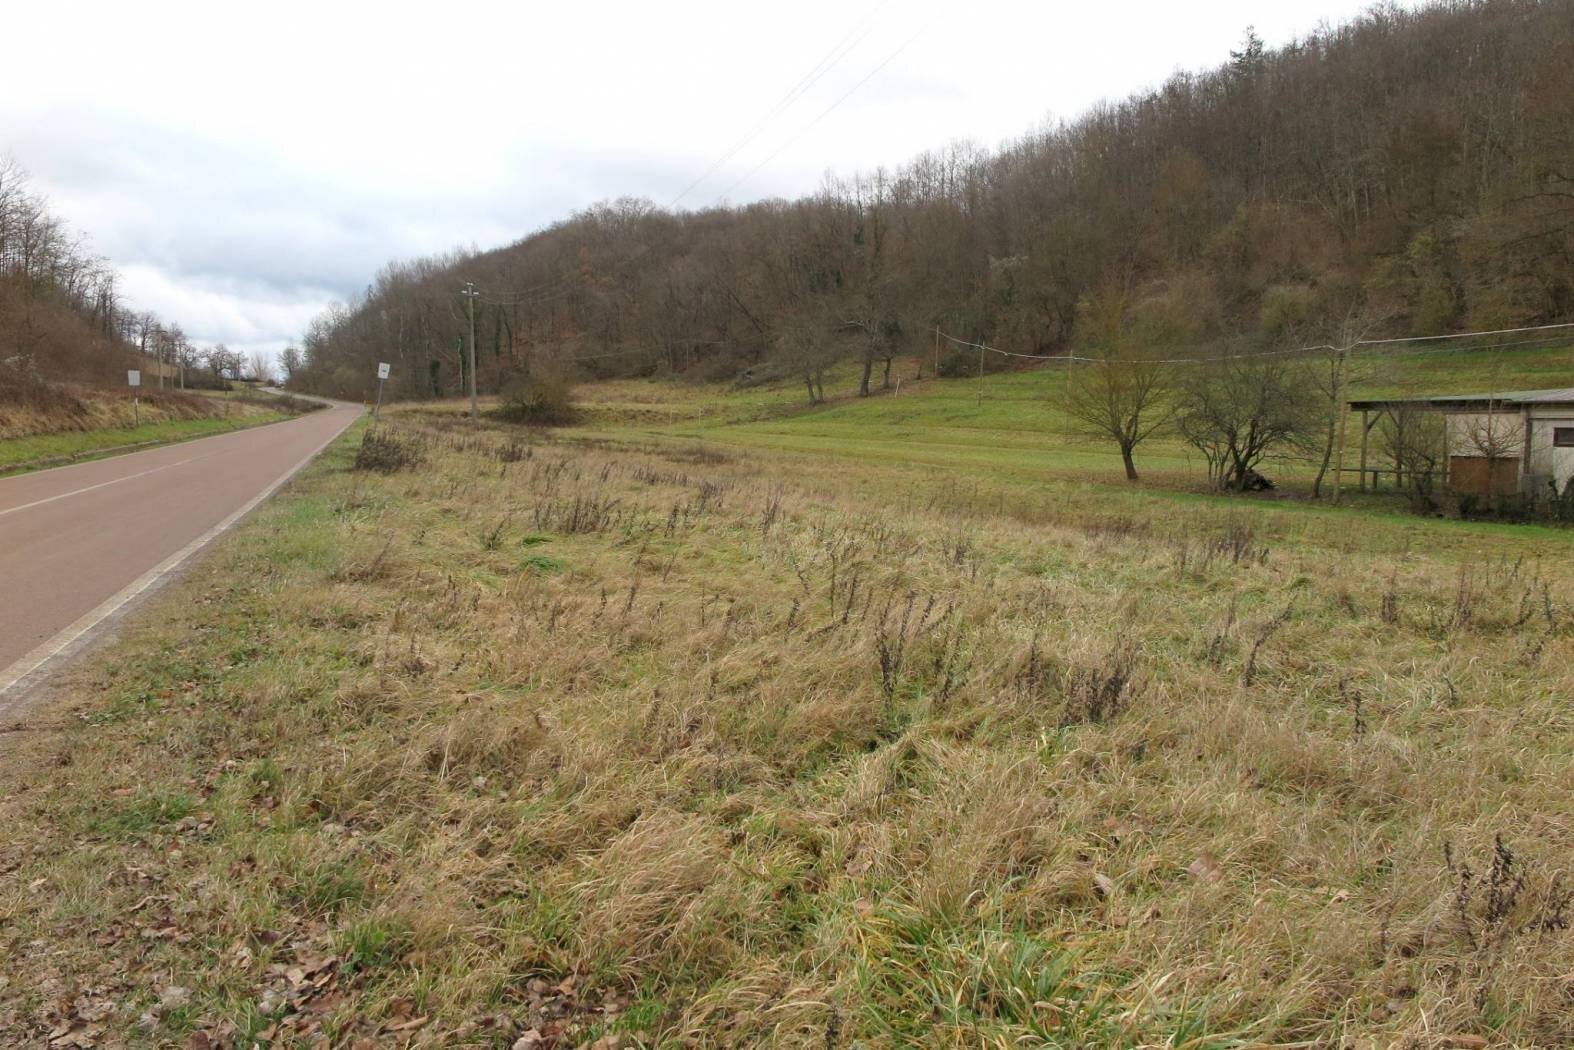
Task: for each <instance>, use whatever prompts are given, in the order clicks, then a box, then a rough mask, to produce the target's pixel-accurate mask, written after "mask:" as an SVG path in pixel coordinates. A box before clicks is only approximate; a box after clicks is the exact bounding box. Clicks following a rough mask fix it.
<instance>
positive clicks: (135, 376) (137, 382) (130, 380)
mask: <svg viewBox="0 0 1574 1050" xmlns="http://www.w3.org/2000/svg"><path fill="white" fill-rule="evenodd" d="M126 385H127V386H141V385H142V373H141V372H140V371H139V370H137V369H135V368H131V369H127V370H126Z"/></svg>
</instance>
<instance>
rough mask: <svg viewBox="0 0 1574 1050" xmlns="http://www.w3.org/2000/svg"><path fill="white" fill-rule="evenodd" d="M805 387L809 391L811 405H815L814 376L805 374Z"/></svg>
mask: <svg viewBox="0 0 1574 1050" xmlns="http://www.w3.org/2000/svg"><path fill="white" fill-rule="evenodd" d="M803 385H804V386H805V387H807V388H808V390H809V404H811V405H812V404H814V402H815V397H814V376H813V375H812V374H810V373H808V372H805V373H804V374H803Z"/></svg>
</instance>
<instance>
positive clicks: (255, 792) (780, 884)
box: [0, 392, 1574, 1047]
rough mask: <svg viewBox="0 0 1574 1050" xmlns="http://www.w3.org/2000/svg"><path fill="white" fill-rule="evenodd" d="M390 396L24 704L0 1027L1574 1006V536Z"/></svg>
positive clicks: (1486, 1028)
mask: <svg viewBox="0 0 1574 1050" xmlns="http://www.w3.org/2000/svg"><path fill="white" fill-rule="evenodd" d="M625 393H626V392H625ZM385 419H386V420H387V421H386V423H385V424H384V426H383V432H384V434H385V435H387V437H388V438H389V439H390V440H391V442H392V443H393V444H396V445H398V446H399V447H400V448H401V449H402V450H403V454H401V455H399V456H384V457H383V458H382V459H381V460H380V462H383V463H386V464H389V467H388V469H389V472H388V473H378V472H371V471H360V472H356V471H352V470H350V469H349V466H350V462H351V459H352V457H353V456H354V453H355V451H356V449H355V442H357V441H358V440H359V436H358V435H359V433H360V428H357V431H356V433H354V434H352V435H350V436H349V437H347V438H346V439H345V440H344V441H342V442H340V443H339V444H338V445H336V446H335V448H334V449H333V450H332V451H331V452H330V453H329V454H328V455H327V456H326V457H324V458H323V459H322V460H321V461H319V462H318V463H317V464H315V465H314V466H313V467H312V468H311V469H310V470H309V471H308V472H306V473H305V474H304V475H302V476H301V477H300V478H299V479H297V480H296V481H295V482H293V483H292V484H291V485H290V486H289V488H288V489H287V490H286V491H285V493H283V494H282V496H281V498H279V499H278V500H277V501H275V502H273V503H272V504H270V505H269V506H268V507H266V508H265V509H264V510H263V511H262V512H261V513H260V514H259V515H258V516H257V517H256V518H255V519H253V520H252V521H251V522H249V523H248V524H247V525H245V526H244V527H243V528H242V529H241V530H240V531H239V532H237V534H235V535H234V536H233V537H231V538H230V539H228V540H226V541H225V542H224V543H223V544H221V546H220V547H219V548H217V549H216V550H215V551H214V552H213V554H212V555H210V556H209V557H208V558H207V559H206V560H205V561H204V562H203V564H202V566H201V567H200V568H199V569H198V570H196V571H195V572H194V573H193V574H192V576H191V577H190V578H189V579H188V580H187V581H185V582H184V583H183V584H181V586H180V589H179V593H177V594H175V595H174V596H173V597H171V598H170V599H168V600H167V601H165V602H163V603H161V604H160V606H159V609H160V611H161V617H160V618H159V619H158V620H157V621H151V620H147V621H144V626H142V627H140V628H138V629H137V630H135V631H134V632H132V634H131V635H130V636H129V637H128V638H126V639H125V640H124V641H123V642H122V643H120V644H119V645H118V646H117V647H116V648H115V649H113V650H112V651H110V652H108V653H106V654H105V655H104V656H103V657H101V658H98V659H95V660H94V661H92V662H91V663H89V664H88V665H86V666H85V667H84V668H83V669H82V670H81V671H79V672H78V673H77V674H76V675H75V676H74V680H73V682H72V684H71V685H70V687H69V689H68V696H67V701H66V703H65V705H64V706H63V707H62V708H61V709H60V710H61V713H60V714H59V716H58V717H59V720H60V721H59V725H58V726H57V727H56V728H53V729H47V728H46V729H45V730H43V731H31V732H26V733H17V734H12V737H13V743H12V744H11V745H10V748H9V751H8V752H7V753H6V755H5V759H4V761H3V763H0V784H3V791H4V794H3V798H0V819H4V820H5V823H6V826H7V827H8V828H9V829H10V834H9V836H8V837H7V838H6V839H5V841H4V842H3V843H0V873H4V879H3V881H0V953H4V954H5V956H6V957H7V958H11V959H21V958H26V959H27V965H26V966H8V967H7V968H6V969H5V971H4V976H3V978H0V980H3V982H4V983H3V984H0V1033H3V1034H5V1035H6V1036H8V1037H9V1038H12V1039H14V1040H16V1041H27V1040H40V1039H44V1038H47V1037H49V1036H50V1034H51V1033H56V1032H59V1033H61V1034H63V1035H73V1034H81V1035H83V1037H84V1038H87V1037H89V1036H93V1037H98V1038H107V1037H111V1036H113V1037H117V1038H121V1039H123V1040H125V1041H128V1042H131V1043H134V1044H140V1043H145V1044H162V1043H169V1042H172V1041H180V1040H190V1039H193V1038H196V1039H202V1040H210V1041H211V1042H212V1043H225V1042H230V1043H235V1044H238V1045H250V1043H251V1042H252V1041H263V1042H268V1043H269V1044H270V1045H274V1044H283V1045H293V1044H295V1043H309V1042H310V1041H311V1040H313V1039H316V1038H320V1037H324V1036H325V1037H327V1038H328V1039H329V1040H330V1041H332V1042H335V1043H341V1042H342V1043H349V1044H353V1043H354V1041H355V1040H358V1039H359V1040H364V1041H368V1042H369V1043H370V1044H371V1045H379V1044H381V1043H385V1042H397V1041H413V1042H417V1043H421V1044H423V1045H432V1046H448V1045H479V1046H510V1045H513V1044H514V1043H515V1042H516V1041H517V1040H520V1039H525V1040H526V1043H525V1045H533V1042H534V1043H542V1044H545V1045H567V1046H577V1045H583V1044H584V1043H587V1042H592V1041H594V1040H597V1039H602V1038H606V1037H609V1036H610V1037H611V1042H613V1043H615V1042H618V1041H623V1042H627V1043H630V1044H634V1045H650V1046H656V1045H690V1044H692V1045H702V1046H724V1045H728V1046H735V1045H782V1046H800V1045H816V1046H855V1045H863V1046H896V1045H912V1044H929V1045H969V1046H977V1045H1001V1046H1004V1045H1051V1046H1053V1045H1066V1046H1132V1047H1136V1046H1151V1045H1175V1046H1188V1047H1212V1046H1218V1047H1223V1046H1236V1045H1243V1044H1262V1043H1267V1044H1292V1045H1340V1044H1345V1043H1353V1044H1356V1045H1372V1046H1384V1045H1390V1044H1394V1043H1402V1042H1405V1041H1413V1042H1414V1043H1415V1045H1436V1041H1437V1040H1438V1039H1440V1038H1443V1037H1446V1038H1448V1039H1450V1040H1454V1042H1453V1043H1452V1044H1451V1045H1456V1046H1469V1045H1478V1044H1477V1043H1476V1042H1475V1040H1480V1039H1488V1040H1491V1041H1493V1042H1503V1043H1511V1044H1516V1045H1526V1046H1530V1045H1543V1046H1555V1045H1566V1044H1567V1043H1568V1042H1569V1040H1570V1038H1571V1036H1574V1009H1571V1007H1570V1003H1569V1000H1568V998H1567V995H1566V994H1565V992H1566V989H1565V988H1564V987H1563V983H1566V975H1567V974H1568V973H1569V972H1570V971H1571V969H1574V937H1571V936H1570V934H1569V931H1568V930H1567V928H1566V927H1567V918H1568V912H1569V907H1570V902H1569V897H1568V891H1567V889H1566V887H1567V886H1568V884H1569V873H1568V871H1567V867H1568V858H1569V857H1570V856H1571V855H1574V848H1571V847H1574V826H1571V818H1574V815H1571V813H1570V808H1569V801H1568V792H1567V785H1568V783H1569V781H1570V774H1571V772H1574V763H1571V747H1570V744H1571V741H1574V724H1571V722H1574V719H1571V715H1570V709H1569V706H1568V702H1567V698H1568V696H1569V695H1570V693H1571V690H1574V670H1571V667H1574V661H1571V659H1570V658H1571V656H1574V578H1571V570H1570V564H1571V563H1570V560H1569V559H1568V558H1567V556H1566V554H1567V549H1568V548H1567V536H1566V534H1559V533H1555V532H1553V531H1551V530H1540V529H1527V530H1520V531H1514V530H1509V529H1504V528H1502V527H1496V528H1495V529H1492V530H1485V529H1479V528H1475V527H1470V526H1462V525H1460V524H1459V523H1452V522H1440V521H1427V520H1421V519H1410V520H1405V521H1400V520H1399V519H1397V518H1396V517H1394V516H1392V515H1386V514H1380V515H1372V514H1363V513H1362V512H1360V511H1358V510H1344V511H1339V512H1334V513H1329V514H1325V515H1323V514H1319V515H1309V514H1298V513H1290V512H1286V511H1284V510H1282V509H1280V508H1278V507H1276V506H1273V505H1267V504H1262V503H1258V502H1254V501H1250V500H1224V499H1205V498H1203V497H1197V496H1193V497H1189V498H1187V499H1186V500H1185V501H1184V502H1181V501H1179V497H1175V496H1173V495H1172V496H1158V495H1153V494H1150V493H1146V492H1141V493H1138V494H1135V495H1128V494H1126V493H1123V492H1114V491H1106V490H1105V489H1103V488H1099V487H1094V486H1085V487H1083V488H1080V489H1078V488H1074V487H1071V486H1068V485H1065V484H1061V483H1056V484H1052V485H1047V486H1045V485H1039V486H1035V485H1033V484H1030V483H1029V482H1028V481H1026V480H1024V479H1021V478H997V477H990V476H985V477H980V478H975V479H970V480H968V481H967V482H965V483H959V482H958V480H957V478H956V477H955V475H954V474H952V473H950V472H947V471H941V470H935V469H932V468H928V467H925V466H922V465H914V464H902V463H886V462H881V461H878V460H875V459H872V458H868V459H861V458H858V457H856V456H850V455H849V456H840V457H828V456H824V455H818V456H815V455H811V456H803V455H799V454H796V453H792V452H780V451H773V450H770V449H763V448H762V449H755V450H747V451H738V450H735V449H734V450H729V449H724V448H717V447H716V446H715V445H713V444H700V443H697V442H696V441H695V440H693V439H692V438H691V437H685V436H682V435H678V436H676V437H674V436H671V435H664V436H662V437H661V438H660V439H659V440H649V441H646V442H645V443H644V444H643V445H642V444H641V443H640V441H641V439H640V437H639V427H638V426H637V425H633V424H621V425H620V426H619V427H618V428H614V430H615V433H614V430H608V433H609V434H613V436H614V437H615V442H608V443H599V444H598V443H593V442H585V441H577V442H574V443H559V442H554V441H548V440H543V439H540V438H534V439H525V438H522V437H521V435H519V434H518V433H516V432H512V431H506V430H504V429H501V428H499V427H496V426H493V425H490V424H483V425H482V426H481V427H479V428H473V427H471V426H470V425H469V424H468V422H467V421H466V420H464V419H463V418H462V417H457V418H452V419H448V418H444V417H443V416H441V415H434V414H421V415H411V416H407V417H404V418H401V417H400V415H399V414H397V413H390V414H389V415H388V416H387V417H385ZM1560 982H1561V983H1560ZM531 1033H534V1035H532V1034H531ZM1429 1041H1430V1042H1429Z"/></svg>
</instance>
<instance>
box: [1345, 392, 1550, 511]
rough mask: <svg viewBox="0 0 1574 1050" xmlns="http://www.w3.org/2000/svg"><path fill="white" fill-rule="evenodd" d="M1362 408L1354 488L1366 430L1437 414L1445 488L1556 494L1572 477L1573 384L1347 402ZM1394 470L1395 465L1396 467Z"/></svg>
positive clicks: (1365, 469)
mask: <svg viewBox="0 0 1574 1050" xmlns="http://www.w3.org/2000/svg"><path fill="white" fill-rule="evenodd" d="M1350 409H1351V411H1354V412H1359V413H1361V460H1360V466H1359V467H1358V468H1357V469H1358V470H1359V471H1360V473H1361V487H1362V488H1365V487H1366V482H1367V475H1368V473H1369V472H1370V473H1372V474H1373V484H1374V486H1375V484H1376V476H1375V472H1374V471H1372V470H1371V468H1370V467H1369V466H1368V457H1369V451H1370V450H1369V444H1370V439H1371V432H1372V428H1373V427H1374V426H1376V425H1377V424H1378V422H1380V421H1381V420H1382V419H1383V417H1384V416H1385V415H1386V416H1389V417H1390V418H1392V419H1394V420H1399V419H1403V418H1413V415H1414V414H1415V413H1418V412H1426V413H1432V412H1437V413H1441V414H1442V417H1443V426H1442V429H1441V435H1440V439H1441V441H1442V444H1443V445H1444V447H1443V448H1441V449H1439V450H1438V451H1439V452H1440V453H1441V455H1440V457H1439V458H1440V461H1441V463H1442V464H1443V466H1444V470H1445V474H1444V481H1445V483H1446V484H1447V486H1448V488H1449V489H1451V490H1452V491H1454V492H1456V493H1459V494H1461V495H1474V496H1488V497H1491V496H1507V495H1513V494H1515V493H1525V494H1543V493H1545V492H1546V491H1547V490H1548V488H1549V487H1550V486H1553V485H1555V486H1556V487H1557V489H1558V491H1559V492H1561V491H1563V489H1564V487H1565V486H1567V485H1568V484H1569V483H1570V479H1574V387H1563V388H1559V389H1554V390H1514V391H1508V392H1505V393H1492V394H1450V395H1445V396H1435V397H1405V398H1388V399H1385V400H1376V401H1352V402H1350ZM1398 469H1402V468H1396V472H1397V470H1398Z"/></svg>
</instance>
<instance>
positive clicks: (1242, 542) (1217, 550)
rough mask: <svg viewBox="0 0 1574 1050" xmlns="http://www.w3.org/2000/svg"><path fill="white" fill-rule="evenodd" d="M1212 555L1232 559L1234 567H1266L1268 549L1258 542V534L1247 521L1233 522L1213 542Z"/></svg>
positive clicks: (1231, 562)
mask: <svg viewBox="0 0 1574 1050" xmlns="http://www.w3.org/2000/svg"><path fill="white" fill-rule="evenodd" d="M1211 550H1212V553H1213V554H1215V555H1218V556H1221V557H1227V558H1229V559H1230V564H1232V565H1241V564H1246V565H1265V564H1267V561H1268V548H1267V546H1266V545H1263V544H1259V543H1257V542H1256V533H1255V531H1254V530H1253V529H1252V527H1251V525H1250V524H1249V523H1247V522H1245V521H1239V520H1237V521H1232V522H1230V523H1229V524H1228V525H1227V526H1225V529H1224V531H1223V532H1221V533H1219V535H1218V536H1216V537H1215V538H1214V540H1213V544H1212V548H1211Z"/></svg>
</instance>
